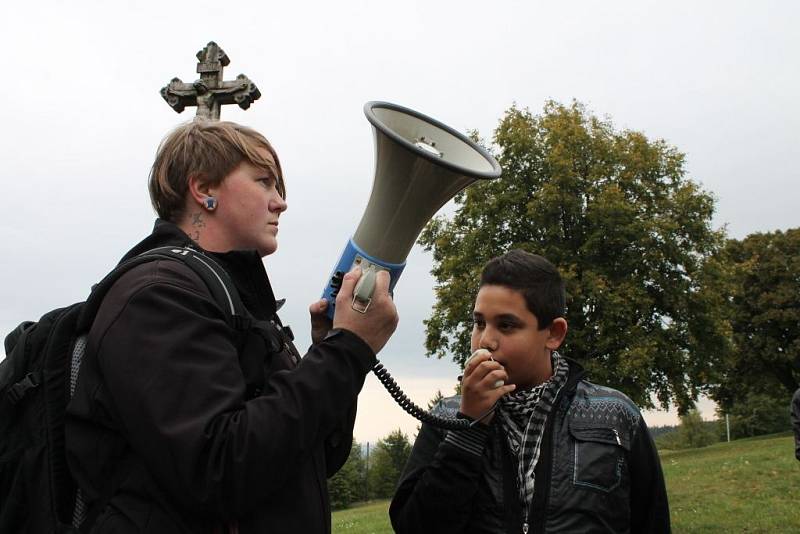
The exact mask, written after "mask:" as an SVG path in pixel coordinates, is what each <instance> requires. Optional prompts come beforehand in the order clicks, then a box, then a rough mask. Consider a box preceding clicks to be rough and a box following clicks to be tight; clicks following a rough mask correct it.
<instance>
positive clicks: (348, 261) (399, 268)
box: [322, 238, 406, 320]
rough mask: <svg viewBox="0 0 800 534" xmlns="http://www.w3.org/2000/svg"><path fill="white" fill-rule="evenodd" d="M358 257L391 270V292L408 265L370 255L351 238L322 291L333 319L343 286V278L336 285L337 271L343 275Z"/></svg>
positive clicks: (329, 314) (329, 315)
mask: <svg viewBox="0 0 800 534" xmlns="http://www.w3.org/2000/svg"><path fill="white" fill-rule="evenodd" d="M357 257H360V258H362V259H364V260H366V261H368V262H370V263H374V264H376V265H380V266H381V267H384V268H385V269H387V270H388V271H389V292H390V293H391V292H392V291H393V290H394V286H395V284H397V280H398V279H399V278H400V274H401V273H402V272H403V269H404V268H405V266H406V262H403V263H389V262H387V261H383V260H381V259H380V258H376V257H374V256H370V255H369V254H367V253H366V252H364V251H363V250H362V249H361V248H360V247H359V246H358V245H356V244H355V242H354V241H353V239H352V238H350V239H349V240H348V241H347V245H345V247H344V250H343V251H342V255H341V256H340V257H339V261H338V262H337V263H336V267H334V268H333V271H331V274H330V276H329V277H328V284H327V285H326V286H325V290H324V291H323V292H322V298H324V299H325V300H327V301H328V311H327V313H328V317H330V319H331V320H333V314H334V311H335V310H334V308H335V305H336V294H337V293H338V292H339V287H340V286H341V278H339V280H338V284H337V285H334V283H335V282H334V277H335V275H336V273H337V272H338V273H341V276H344V275H345V274H346V273H347V272H348V271H350V269H352V268H353V264H354V263H355V261H356V258H357Z"/></svg>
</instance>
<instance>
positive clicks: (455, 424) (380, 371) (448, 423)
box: [372, 362, 477, 430]
mask: <svg viewBox="0 0 800 534" xmlns="http://www.w3.org/2000/svg"><path fill="white" fill-rule="evenodd" d="M372 372H373V373H375V376H377V377H378V380H380V381H381V384H383V387H385V388H386V391H388V392H389V395H391V396H392V398H393V399H394V400H395V402H396V403H397V404H398V405H400V407H401V408H402V409H403V410H405V412H406V413H408V414H409V415H411V416H412V417H413V418H414V419H417V420H418V421H422V422H423V423H428V424H430V425H433V426H437V427H439V428H443V429H445V430H466V429H467V428H470V427H471V426H472V425H473V424H474V423H475V422H477V421H472V420H471V419H456V418H453V417H442V416H439V415H433V414H432V413H430V412H428V411H426V410H424V409H422V408H420V407H419V406H417V405H416V404H414V402H413V401H412V400H411V399H409V398H408V396H407V395H406V394H405V393H403V390H402V389H400V386H398V385H397V382H395V381H394V378H392V375H391V374H390V373H389V371H388V370H387V369H386V368H385V367H384V366H383V364H382V363H381V362H377V363H376V364H375V366H374V367H373V368H372Z"/></svg>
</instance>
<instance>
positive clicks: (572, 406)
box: [389, 250, 670, 534]
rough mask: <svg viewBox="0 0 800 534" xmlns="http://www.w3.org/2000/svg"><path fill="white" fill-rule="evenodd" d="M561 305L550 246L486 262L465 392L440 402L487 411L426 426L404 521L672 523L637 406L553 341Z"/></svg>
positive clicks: (515, 527) (443, 526)
mask: <svg viewBox="0 0 800 534" xmlns="http://www.w3.org/2000/svg"><path fill="white" fill-rule="evenodd" d="M564 307H565V291H564V283H563V281H562V279H561V276H560V275H559V273H558V271H557V270H556V268H555V267H554V266H553V265H552V264H551V263H550V262H548V261H547V260H546V259H544V258H542V257H541V256H536V255H534V254H529V253H527V252H523V251H521V250H512V251H511V252H509V253H507V254H505V255H503V256H501V257H499V258H495V259H493V260H491V261H490V262H489V263H488V264H487V265H486V266H485V267H484V270H483V273H482V274H481V281H480V290H479V292H478V296H477V298H476V300H475V307H474V311H473V319H474V327H473V330H472V340H471V348H472V351H473V356H472V357H471V358H470V360H469V361H468V362H467V365H466V367H465V369H464V377H463V379H462V383H461V390H462V395H461V396H457V397H451V398H448V399H444V400H443V401H442V402H441V403H440V404H439V406H438V407H437V409H438V411H439V412H440V413H441V412H444V413H448V412H449V414H450V415H456V412H458V415H459V416H460V417H467V418H470V419H473V420H476V419H480V421H479V422H478V423H477V424H475V425H474V426H473V427H472V428H470V429H468V430H462V431H451V432H444V431H441V430H439V429H437V428H434V427H432V426H429V425H423V426H422V429H421V430H420V433H419V435H418V436H417V439H416V442H415V444H414V448H413V450H412V452H411V457H410V458H409V460H408V463H407V464H406V468H405V471H404V473H403V475H402V476H401V479H400V483H399V485H398V489H397V492H396V494H395V496H394V499H393V500H392V504H391V507H390V510H389V513H390V516H391V520H392V525H393V527H394V529H395V531H396V532H398V533H401V534H402V533H416V532H437V533H445V532H523V533H528V532H571V533H572V532H648V533H651V532H669V530H670V524H669V510H668V506H667V495H666V490H665V487H664V479H663V476H662V473H661V465H660V463H659V459H658V455H657V453H656V450H655V446H654V444H653V441H652V439H651V438H650V435H649V433H648V430H647V426H646V425H645V422H644V419H643V418H642V416H641V414H640V412H639V410H638V409H637V408H636V406H634V405H633V403H632V402H631V401H630V399H628V398H627V397H626V396H625V395H623V394H622V393H620V392H618V391H615V390H613V389H610V388H606V387H602V386H597V385H595V384H592V383H590V382H588V381H586V380H585V373H584V371H583V369H582V368H581V366H580V365H579V364H578V363H576V362H574V361H572V360H567V359H566V358H564V357H562V356H561V355H559V354H558V353H557V352H556V349H558V348H559V346H560V345H561V343H562V342H563V340H564V338H565V336H566V334H567V321H566V319H564ZM495 404H496V407H495V409H494V411H492V408H493V407H494V406H495ZM487 412H489V413H488V415H485V414H487Z"/></svg>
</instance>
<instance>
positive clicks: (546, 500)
mask: <svg viewBox="0 0 800 534" xmlns="http://www.w3.org/2000/svg"><path fill="white" fill-rule="evenodd" d="M578 380H580V378H579V379H578ZM569 382H570V380H569V379H567V383H566V384H564V387H562V388H561V391H559V392H558V395H557V396H556V398H555V399H554V400H553V409H552V410H551V412H550V417H548V418H547V422H546V423H545V426H546V427H547V428H545V434H546V433H548V432H549V433H550V436H549V437H550V450H549V451H547V465H546V466H545V469H544V475H545V480H544V481H543V485H544V488H545V496H544V506H543V507H542V509H541V512H542V513H541V518H535V519H539V520H540V521H541V524H542V529H541V532H544V525H545V519H546V517H544V515H545V513H546V512H547V507H548V505H549V504H550V479H551V478H552V472H551V471H552V469H553V454H554V450H555V447H554V445H555V443H554V441H555V437H554V435H553V426H554V424H555V423H554V421H555V418H556V414H557V413H558V404H559V402H560V400H561V399H562V398H563V396H564V395H566V394H567V391H566V388H567V386H569V385H570V384H569ZM575 384H577V380H576V381H575ZM534 492H535V486H534ZM528 513H529V510H525V520H524V522H523V523H522V533H523V534H528V529H529V528H530V525H529V523H528Z"/></svg>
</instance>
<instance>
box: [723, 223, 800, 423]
mask: <svg viewBox="0 0 800 534" xmlns="http://www.w3.org/2000/svg"><path fill="white" fill-rule="evenodd" d="M721 256H722V257H723V260H722V261H727V262H729V264H730V265H731V266H732V269H731V275H732V280H733V285H732V291H731V295H732V297H731V299H730V303H729V304H730V307H731V326H732V331H733V340H734V346H735V350H734V351H733V352H731V353H730V354H729V355H728V358H727V359H726V361H725V366H724V372H722V373H720V379H719V387H718V388H716V390H715V391H714V393H713V397H714V399H715V400H716V401H717V402H718V403H720V405H721V406H722V407H723V409H725V410H726V411H730V409H731V407H732V406H734V405H736V404H737V402H741V401H740V399H742V397H743V396H744V395H743V393H748V394H753V395H755V396H756V397H757V396H759V395H762V396H763V395H766V396H772V397H773V398H774V397H780V394H777V393H776V392H775V387H776V386H777V387H778V388H781V390H782V391H783V396H784V397H785V396H786V394H787V393H788V398H790V397H791V395H792V394H793V393H794V391H795V390H796V389H797V387H798V386H799V385H800V229H792V230H787V231H785V232H781V231H777V232H772V233H757V234H752V235H750V236H748V237H746V238H745V239H743V240H741V241H737V240H730V241H728V242H727V244H726V246H725V249H724V250H723V251H722V253H721ZM786 402H788V401H786ZM746 404H747V403H745V405H744V406H742V407H741V409H743V410H745V411H747V410H749V407H748V406H747V405H746Z"/></svg>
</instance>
